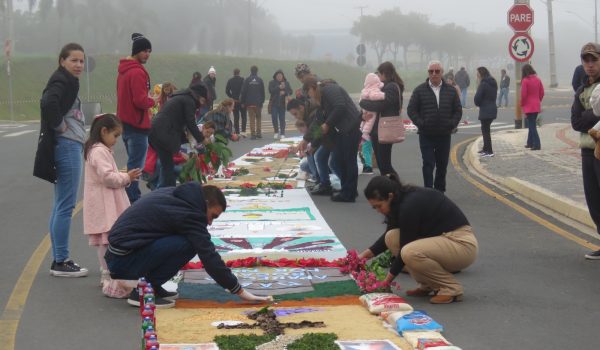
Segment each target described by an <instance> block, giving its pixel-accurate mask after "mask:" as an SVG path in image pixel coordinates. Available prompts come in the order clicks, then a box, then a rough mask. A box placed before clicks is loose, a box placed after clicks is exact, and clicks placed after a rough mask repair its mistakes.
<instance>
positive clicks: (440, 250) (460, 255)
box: [359, 174, 477, 304]
mask: <svg viewBox="0 0 600 350" xmlns="http://www.w3.org/2000/svg"><path fill="white" fill-rule="evenodd" d="M365 197H367V200H368V201H369V203H370V204H371V206H372V207H373V209H375V210H377V211H378V212H380V213H381V214H383V215H385V217H386V224H387V228H386V232H385V233H384V234H383V235H382V236H381V237H380V238H379V239H378V240H377V241H376V242H375V243H374V244H373V245H372V246H371V247H370V248H369V249H366V250H365V251H363V252H362V253H361V254H360V255H359V257H360V258H366V259H370V258H372V257H374V256H377V255H379V254H381V253H383V252H384V251H386V250H387V249H389V250H390V251H391V253H392V255H393V256H394V257H395V259H394V261H393V263H392V266H391V267H390V271H389V273H388V275H387V278H386V282H388V283H389V282H391V281H392V280H393V279H394V278H395V277H396V276H397V275H398V274H399V273H400V271H402V269H403V268H406V270H407V271H408V273H410V275H411V276H412V278H414V279H415V281H417V283H418V287H417V288H416V289H413V290H408V291H407V292H406V294H407V295H408V296H429V295H431V294H433V295H434V296H433V297H432V298H431V299H430V302H431V303H432V304H449V303H452V302H455V301H461V300H462V296H463V287H462V285H461V284H460V282H458V281H457V280H456V279H455V278H454V275H453V274H452V272H453V271H460V270H462V269H465V268H466V267H468V266H469V265H471V264H472V263H473V262H474V261H475V258H476V257H477V239H476V238H475V235H474V234H473V229H472V228H471V226H470V225H469V221H468V220H467V218H466V217H465V215H464V214H463V212H462V211H461V210H460V209H459V208H458V206H456V204H454V202H452V201H451V200H450V199H449V198H447V197H446V196H445V195H444V194H443V193H441V192H439V191H436V190H433V189H428V188H423V187H415V186H410V185H405V184H403V183H401V182H400V180H399V179H398V178H397V177H396V176H395V175H393V174H392V175H389V176H377V177H375V178H373V179H372V180H371V181H370V182H369V184H368V185H367V187H366V188H365Z"/></svg>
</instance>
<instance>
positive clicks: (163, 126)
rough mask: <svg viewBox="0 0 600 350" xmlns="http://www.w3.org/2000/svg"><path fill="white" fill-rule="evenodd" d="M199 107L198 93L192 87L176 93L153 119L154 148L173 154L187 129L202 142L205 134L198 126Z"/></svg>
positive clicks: (151, 137) (152, 136)
mask: <svg viewBox="0 0 600 350" xmlns="http://www.w3.org/2000/svg"><path fill="white" fill-rule="evenodd" d="M198 107H199V102H198V95H197V94H196V93H195V92H194V91H193V90H191V89H185V90H181V91H177V92H176V93H174V94H173V95H172V96H171V98H170V99H168V100H167V102H166V103H165V105H164V107H163V108H162V109H161V110H160V112H158V114H157V115H156V116H155V117H154V119H152V129H151V130H150V135H149V139H148V140H149V141H150V144H151V145H152V147H154V149H157V150H158V149H161V150H166V151H168V152H171V153H173V154H175V153H177V152H178V151H179V148H180V146H181V143H182V139H183V135H184V132H185V129H186V128H187V130H188V131H189V132H190V133H191V134H192V136H194V139H196V142H198V143H201V142H202V141H203V140H204V136H203V135H202V133H201V132H200V130H198V126H196V109H197V108H198Z"/></svg>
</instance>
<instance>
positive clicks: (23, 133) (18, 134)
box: [4, 130, 36, 137]
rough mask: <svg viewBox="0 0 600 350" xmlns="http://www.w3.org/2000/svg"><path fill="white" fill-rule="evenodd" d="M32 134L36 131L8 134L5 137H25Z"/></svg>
mask: <svg viewBox="0 0 600 350" xmlns="http://www.w3.org/2000/svg"><path fill="white" fill-rule="evenodd" d="M32 132H36V130H24V131H19V132H13V133H12V134H6V135H4V137H15V136H21V135H25V134H30V133H32Z"/></svg>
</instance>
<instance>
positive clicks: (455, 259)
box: [385, 226, 478, 296]
mask: <svg viewBox="0 0 600 350" xmlns="http://www.w3.org/2000/svg"><path fill="white" fill-rule="evenodd" d="M385 244H386V245H387V247H388V249H390V251H391V252H392V255H394V256H398V250H399V247H400V230H399V229H394V230H390V231H388V232H387V233H386V236H385ZM477 248H478V245H477V239H476V238H475V235H474V234H473V229H472V228H471V226H463V227H460V228H458V229H456V230H454V231H451V232H447V233H444V234H442V235H441V236H437V237H430V238H423V239H419V240H416V241H413V242H411V243H409V244H407V245H406V246H404V247H403V248H402V251H400V255H401V256H402V261H404V264H405V265H406V269H407V270H408V272H409V273H410V275H411V276H412V278H414V279H415V281H417V283H419V288H421V289H424V290H434V291H436V292H438V294H439V295H451V296H455V295H462V294H463V292H464V290H463V287H462V285H461V284H460V282H458V281H457V280H456V279H455V278H454V275H453V274H452V272H454V271H459V270H463V269H465V268H466V267H468V266H469V265H471V264H472V263H473V262H474V261H475V258H476V257H477Z"/></svg>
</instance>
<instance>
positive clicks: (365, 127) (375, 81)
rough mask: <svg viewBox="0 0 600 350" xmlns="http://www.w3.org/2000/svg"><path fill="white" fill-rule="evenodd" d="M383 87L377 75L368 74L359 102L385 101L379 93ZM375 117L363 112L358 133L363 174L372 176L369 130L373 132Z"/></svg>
mask: <svg viewBox="0 0 600 350" xmlns="http://www.w3.org/2000/svg"><path fill="white" fill-rule="evenodd" d="M382 87H383V82H382V81H381V79H379V77H378V76H377V74H374V73H369V74H367V76H366V77H365V84H364V88H363V89H362V91H361V92H360V99H361V100H368V101H378V100H385V93H383V92H382V91H381V88H382ZM376 117H377V115H376V113H375V112H369V111H366V110H363V112H362V120H363V121H362V122H361V124H360V131H361V132H362V140H361V152H362V155H363V158H362V159H363V161H364V166H363V171H362V172H363V174H373V161H372V158H371V154H372V153H373V144H372V143H371V135H370V134H371V130H373V125H374V124H375V119H376Z"/></svg>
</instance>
